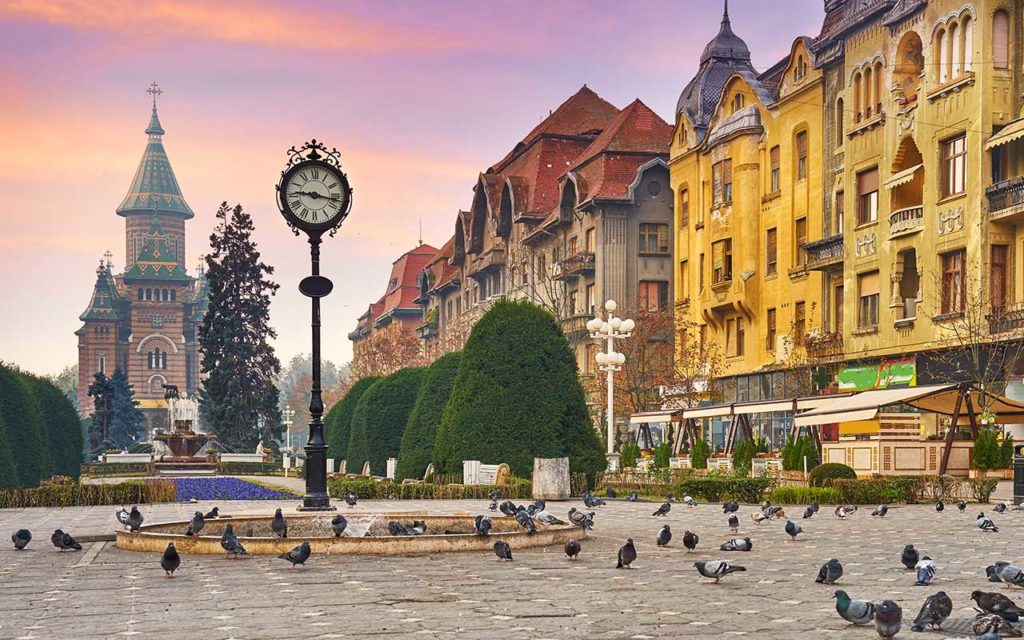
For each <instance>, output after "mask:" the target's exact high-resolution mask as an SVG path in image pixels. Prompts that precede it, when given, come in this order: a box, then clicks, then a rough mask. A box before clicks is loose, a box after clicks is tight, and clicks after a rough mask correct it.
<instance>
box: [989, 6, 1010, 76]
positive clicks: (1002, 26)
mask: <svg viewBox="0 0 1024 640" xmlns="http://www.w3.org/2000/svg"><path fill="white" fill-rule="evenodd" d="M992 66H994V67H995V68H996V69H1007V68H1009V66H1010V17H1009V15H1007V13H1006V12H1005V11H996V12H995V14H993V15H992Z"/></svg>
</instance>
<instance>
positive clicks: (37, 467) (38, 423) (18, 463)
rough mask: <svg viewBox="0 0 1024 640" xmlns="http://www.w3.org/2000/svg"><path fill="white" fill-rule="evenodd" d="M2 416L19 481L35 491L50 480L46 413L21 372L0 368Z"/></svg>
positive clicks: (0, 405) (1, 366)
mask: <svg viewBox="0 0 1024 640" xmlns="http://www.w3.org/2000/svg"><path fill="white" fill-rule="evenodd" d="M0 412H2V413H3V414H4V423H5V425H6V426H7V436H8V438H7V440H8V442H9V443H10V448H11V455H12V456H13V457H14V466H15V467H16V468H17V470H18V480H19V481H20V485H21V486H23V487H35V486H38V485H39V481H40V480H42V479H43V478H48V477H49V476H50V468H51V467H50V456H49V454H48V453H47V446H46V445H47V443H46V439H45V438H44V436H43V411H42V407H41V405H40V403H39V401H38V400H37V399H36V396H35V394H34V393H32V386H31V385H30V384H29V383H28V380H27V379H26V378H25V376H24V375H22V374H21V373H20V372H18V371H15V370H14V369H11V368H9V367H7V366H4V365H0Z"/></svg>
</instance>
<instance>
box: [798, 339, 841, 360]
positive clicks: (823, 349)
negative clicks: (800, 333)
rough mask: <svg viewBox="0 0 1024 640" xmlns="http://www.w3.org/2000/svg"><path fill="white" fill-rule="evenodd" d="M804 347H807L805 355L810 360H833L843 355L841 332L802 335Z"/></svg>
mask: <svg viewBox="0 0 1024 640" xmlns="http://www.w3.org/2000/svg"><path fill="white" fill-rule="evenodd" d="M804 347H805V348H806V349H807V357H808V358H810V359H811V361H812V362H813V361H815V360H817V361H823V360H834V359H836V358H840V357H842V355H843V334H841V333H826V334H822V335H813V336H812V335H807V336H805V337H804Z"/></svg>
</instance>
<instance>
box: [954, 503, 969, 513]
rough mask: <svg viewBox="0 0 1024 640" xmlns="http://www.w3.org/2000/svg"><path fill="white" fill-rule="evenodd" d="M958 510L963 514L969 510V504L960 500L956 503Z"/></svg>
mask: <svg viewBox="0 0 1024 640" xmlns="http://www.w3.org/2000/svg"><path fill="white" fill-rule="evenodd" d="M956 508H957V509H959V510H960V513H963V512H964V511H965V510H966V509H967V503H966V502H964V501H963V500H960V501H958V502H957V503H956Z"/></svg>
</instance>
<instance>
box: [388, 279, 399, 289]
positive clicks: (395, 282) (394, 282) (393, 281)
mask: <svg viewBox="0 0 1024 640" xmlns="http://www.w3.org/2000/svg"><path fill="white" fill-rule="evenodd" d="M397 287H398V278H391V282H389V283H388V291H394V290H395V289H396V288H397Z"/></svg>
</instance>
